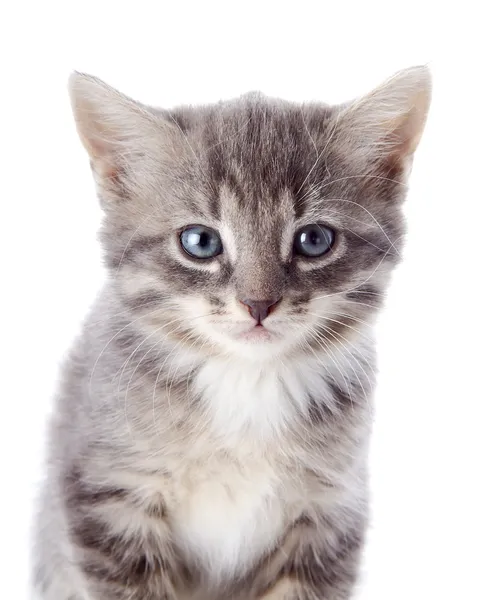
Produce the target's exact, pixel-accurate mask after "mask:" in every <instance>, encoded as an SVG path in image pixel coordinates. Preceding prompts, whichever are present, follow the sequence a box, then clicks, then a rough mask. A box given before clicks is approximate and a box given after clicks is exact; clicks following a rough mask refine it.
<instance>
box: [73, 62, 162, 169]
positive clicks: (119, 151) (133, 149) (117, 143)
mask: <svg viewBox="0 0 499 600" xmlns="http://www.w3.org/2000/svg"><path fill="white" fill-rule="evenodd" d="M68 87H69V95H70V99H71V105H72V108H73V114H74V118H75V122H76V126H77V130H78V134H79V136H80V139H81V141H82V143H83V145H84V147H85V149H86V150H87V152H88V154H89V156H90V159H91V161H92V164H93V166H94V168H95V169H96V170H97V172H98V174H99V175H102V176H106V175H111V174H112V173H113V172H114V171H115V170H116V169H117V168H118V163H120V164H123V163H125V164H126V163H128V162H130V161H132V162H133V156H134V155H137V154H138V155H140V154H142V155H144V153H148V152H152V151H154V150H156V152H157V149H158V142H159V146H160V147H161V144H162V143H163V144H164V136H162V135H161V134H162V132H164V131H165V130H166V129H167V128H168V127H167V124H166V122H165V121H163V120H160V119H158V118H157V117H156V116H155V115H154V114H153V113H152V112H150V111H148V110H147V109H146V108H145V107H144V106H142V105H140V104H139V103H137V102H134V101H133V100H131V99H130V98H128V97H127V96H125V95H123V94H121V93H120V92H118V91H117V90H115V89H114V88H112V87H111V86H109V85H107V84H106V83H104V82H103V81H101V80H100V79H98V78H97V77H93V76H91V75H86V74H84V73H76V72H75V73H73V74H72V75H71V77H70V78H69V83H68Z"/></svg>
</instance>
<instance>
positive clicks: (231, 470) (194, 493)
mask: <svg viewBox="0 0 499 600" xmlns="http://www.w3.org/2000/svg"><path fill="white" fill-rule="evenodd" d="M177 492H179V493H178V504H177V509H176V510H175V514H174V523H173V527H174V529H175V533H176V536H177V539H179V540H180V541H181V544H182V545H183V547H184V549H185V550H186V551H187V552H188V553H189V554H191V555H192V556H194V557H197V558H198V559H200V561H201V562H202V563H203V564H204V565H206V566H207V567H208V570H209V571H210V573H212V574H216V573H219V574H222V573H231V572H234V571H235V570H236V569H237V568H238V567H241V566H244V565H249V564H250V563H251V561H252V559H254V558H255V557H257V556H258V555H260V554H261V553H262V552H263V551H265V549H266V548H269V547H271V546H272V545H273V543H274V542H275V540H276V539H277V537H278V535H279V533H280V531H281V530H282V528H283V526H284V523H285V521H286V518H287V514H288V512H289V509H288V505H289V502H290V500H291V498H289V497H287V495H286V485H285V484H284V482H283V481H282V479H280V478H278V477H277V475H276V472H275V471H274V470H273V469H272V467H271V466H270V464H268V463H267V462H266V461H265V460H263V459H262V460H253V461H248V462H247V464H245V465H243V464H240V463H239V462H237V461H234V462H231V461H230V459H228V458H227V457H226V458H222V457H220V456H216V455H214V456H212V457H211V458H210V457H207V459H206V462H205V463H204V464H200V465H198V468H197V469H193V468H190V469H189V471H188V472H186V473H185V475H184V478H183V481H182V484H181V487H178V488H177Z"/></svg>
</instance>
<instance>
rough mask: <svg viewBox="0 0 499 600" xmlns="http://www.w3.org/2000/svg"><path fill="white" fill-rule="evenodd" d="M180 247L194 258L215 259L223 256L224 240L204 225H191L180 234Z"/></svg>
mask: <svg viewBox="0 0 499 600" xmlns="http://www.w3.org/2000/svg"><path fill="white" fill-rule="evenodd" d="M180 245H181V246H182V249H183V250H184V252H185V253H186V254H188V255H189V256H191V257H193V258H201V259H206V258H213V257H215V256H217V255H218V254H221V252H222V250H223V248H222V240H221V239H220V236H219V234H218V233H217V232H216V231H214V230H213V229H210V228H209V227H204V226H203V225H191V226H190V227H186V228H185V229H184V230H183V231H182V233H181V234H180Z"/></svg>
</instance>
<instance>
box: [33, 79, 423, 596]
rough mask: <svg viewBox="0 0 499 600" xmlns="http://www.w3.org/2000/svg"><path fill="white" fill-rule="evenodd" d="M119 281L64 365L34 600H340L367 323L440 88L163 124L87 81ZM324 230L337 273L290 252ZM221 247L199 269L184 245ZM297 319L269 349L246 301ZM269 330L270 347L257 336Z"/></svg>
mask: <svg viewBox="0 0 499 600" xmlns="http://www.w3.org/2000/svg"><path fill="white" fill-rule="evenodd" d="M70 88H71V98H72V102H73V109H74V112H75V118H76V122H77V125H78V132H79V134H80V137H81V139H82V141H83V143H84V145H85V148H86V149H87V151H88V153H89V156H90V159H91V164H92V171H93V174H94V177H95V179H96V182H97V188H98V194H99V198H100V200H101V203H102V206H103V208H104V213H105V217H104V222H103V225H102V230H101V240H102V244H103V247H104V251H105V260H106V265H107V268H108V274H109V277H108V281H107V283H106V285H105V287H104V289H103V290H102V292H101V294H100V296H99V298H98V299H97V301H96V303H95V305H94V308H93V310H92V312H91V314H90V315H89V316H88V318H87V320H86V322H85V325H84V327H83V331H82V334H81V336H80V337H79V339H78V340H77V341H76V342H75V344H74V346H73V349H72V351H71V353H70V355H69V357H68V359H67V361H66V364H65V367H64V369H63V373H62V375H63V377H62V383H61V386H60V389H59V393H58V396H57V399H56V407H55V411H54V416H53V419H52V424H51V435H50V450H49V456H48V465H47V473H46V481H45V484H44V487H43V489H42V492H41V496H40V510H39V515H38V519H37V523H36V532H35V545H34V561H33V563H34V570H33V586H34V593H36V594H37V598H39V599H41V600H258V599H260V600H264V599H266V600H319V599H326V600H348V599H349V598H350V597H351V594H352V591H353V589H354V588H355V585H356V581H357V573H358V565H359V560H360V557H361V553H362V548H363V543H364V537H365V531H366V526H367V522H368V519H367V513H368V490H367V470H366V463H367V447H368V442H369V434H370V429H371V420H372V407H371V404H370V401H371V397H372V390H373V386H374V383H375V381H374V380H375V374H374V373H375V352H374V345H373V340H372V337H371V336H372V330H371V326H372V324H373V321H374V319H375V316H376V314H377V312H378V310H379V308H380V306H381V305H382V299H383V295H384V293H385V290H386V287H387V283H388V281H389V276H390V273H391V272H392V270H393V267H394V265H395V264H397V262H398V259H399V253H400V240H401V238H402V236H403V233H404V223H403V218H402V213H401V205H402V200H403V199H404V196H405V190H406V180H407V175H408V171H409V168H410V162H411V158H412V155H413V153H414V150H415V149H416V146H417V143H418V141H419V137H420V135H421V132H422V129H423V126H424V121H425V116H426V112H427V109H428V103H429V79H428V73H427V71H426V69H425V68H414V69H409V70H407V71H405V72H402V73H400V74H398V75H396V76H395V77H394V78H392V79H391V80H389V81H388V82H386V83H385V84H383V85H382V86H380V88H378V89H377V90H375V91H374V92H372V93H371V94H368V95H367V96H366V97H364V98H362V99H360V100H357V101H355V102H352V103H348V104H345V105H343V106H340V107H328V106H325V105H319V104H308V105H304V106H300V105H295V104H292V103H288V102H283V101H279V100H274V99H270V98H266V97H264V96H262V95H259V94H250V95H247V96H243V97H242V98H240V99H238V100H234V101H229V102H221V103H219V104H217V105H211V106H205V107H197V108H192V107H183V108H179V109H176V110H171V111H164V110H160V109H153V108H148V107H145V106H143V105H141V104H138V103H136V102H134V101H132V100H130V99H129V98H126V97H125V96H123V95H121V94H119V93H118V92H116V91H115V90H113V89H112V88H110V87H109V86H107V85H106V84H104V83H102V82H101V81H99V80H98V79H96V78H93V77H90V76H86V75H79V74H75V75H74V76H73V77H72V79H71V84H70ZM310 223H321V224H325V225H327V226H329V227H331V228H332V229H334V231H335V232H336V241H335V244H334V246H333V248H332V250H331V252H329V253H327V254H326V255H324V256H323V257H320V258H316V259H305V258H303V257H300V256H294V255H293V254H292V247H293V236H294V234H295V232H296V231H297V230H298V229H299V228H300V227H302V226H304V225H307V224H310ZM190 224H198V225H199V224H201V225H206V226H208V227H211V228H212V229H215V230H217V231H218V232H220V235H221V237H222V243H223V246H224V251H223V253H222V254H220V255H219V256H218V257H217V258H214V259H210V260H206V261H200V260H196V259H193V258H192V257H190V256H188V255H187V254H185V253H184V252H183V251H182V249H181V247H180V244H179V232H180V231H182V229H183V228H184V227H186V226H187V225H190ZM245 298H255V299H266V298H278V299H281V300H280V302H279V304H278V305H276V306H277V308H275V310H273V311H272V312H271V313H270V316H268V318H267V319H266V320H265V322H264V325H265V331H266V333H265V334H264V335H263V334H262V335H260V334H259V336H258V337H257V336H256V334H255V333H254V331H255V322H254V321H253V320H252V318H251V317H250V316H249V314H248V312H247V311H246V310H245V309H244V307H243V305H242V304H241V302H240V301H239V300H240V299H245ZM258 331H261V330H258Z"/></svg>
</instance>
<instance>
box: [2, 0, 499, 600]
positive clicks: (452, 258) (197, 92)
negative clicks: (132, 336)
mask: <svg viewBox="0 0 499 600" xmlns="http://www.w3.org/2000/svg"><path fill="white" fill-rule="evenodd" d="M342 4H343V3H336V2H332V1H331V2H313V1H311V0H302V1H301V2H295V3H293V2H292V1H288V2H286V3H281V2H271V1H268V2H267V3H262V4H260V3H259V2H256V1H255V0H253V1H246V2H237V1H233V2H231V3H226V4H225V5H223V4H222V3H219V2H209V1H208V2H203V3H202V2H199V3H191V2H168V1H163V2H154V3H151V2H148V1H146V0H142V1H140V2H134V3H127V2H109V1H107V2H106V1H104V0H101V1H99V2H96V1H93V0H85V1H80V2H65V3H64V2H60V3H59V4H57V3H54V2H34V1H33V2H12V3H9V2H6V3H5V4H2V6H3V7H2V9H1V12H2V14H1V15H0V28H1V31H0V33H1V35H0V44H1V48H0V49H1V52H0V61H1V79H0V86H1V92H0V102H1V110H0V150H1V154H2V156H1V163H0V164H1V166H0V173H1V187H0V190H1V211H2V212H1V214H2V230H1V236H0V238H1V242H0V243H1V246H2V250H1V260H2V277H1V282H2V290H1V295H0V302H1V304H2V311H1V313H0V315H1V317H0V318H1V319H2V323H1V338H0V339H1V345H0V349H1V352H2V354H3V355H4V357H3V358H2V361H1V363H0V364H1V368H2V377H1V380H0V381H1V388H0V389H1V408H0V444H1V446H0V473H1V480H0V482H1V483H0V485H1V491H0V503H1V504H0V532H1V533H0V575H1V578H0V586H1V587H0V598H1V599H2V600H4V599H5V600H18V599H19V600H23V599H26V598H27V596H26V592H25V588H26V581H27V573H28V570H27V559H28V546H29V542H28V540H29V527H30V520H31V512H32V506H33V496H34V493H35V490H36V484H37V481H38V480H39V478H40V475H41V467H40V465H41V458H42V453H43V434H44V427H45V421H46V417H47V414H48V411H49V409H50V403H51V395H52V393H53V389H54V385H55V382H56V379H57V371H58V364H59V363H60V360H61V358H62V356H63V354H64V351H65V349H66V348H67V346H68V345H69V344H70V342H71V339H72V338H73V336H74V334H75V332H76V331H77V330H78V326H79V323H80V321H81V318H82V317H83V315H84V314H85V312H86V310H87V309H88V306H89V304H90V303H91V301H92V299H93V297H94V295H95V293H96V290H97V289H98V287H99V285H100V283H101V281H102V277H103V273H102V270H101V267H100V262H99V261H100V255H99V248H98V246H97V244H96V241H95V233H96V229H97V227H98V223H99V219H100V213H99V209H98V204H97V201H96V199H95V196H94V189H93V183H92V181H91V175H90V170H89V168H88V164H87V158H86V156H85V154H84V152H83V150H82V148H81V147H80V145H79V142H78V139H77V136H76V133H75V130H74V127H73V124H72V117H71V114H70V108H69V103H68V99H67V93H66V79H67V76H68V75H69V73H70V72H71V70H73V69H78V70H83V71H88V72H90V73H93V74H95V75H98V76H100V77H102V78H103V79H105V80H107V81H108V82H109V83H111V84H112V85H114V86H116V87H118V88H120V89H121V90H122V91H124V92H125V93H127V94H129V95H132V96H134V97H136V98H137V99H139V100H141V101H143V102H149V103H152V104H156V105H163V106H172V105H174V104H176V103H180V102H192V103H196V102H201V101H215V100H218V99H220V98H228V97H231V96H234V95H238V94H240V93H243V92H246V91H249V90H254V89H260V90H262V91H264V92H265V93H267V94H271V95H277V96H282V97H285V98H288V99H293V100H306V99H320V100H324V101H330V102H338V101H343V100H346V99H349V98H351V97H353V96H356V95H357V94H360V93H363V92H365V91H367V90H368V89H369V88H370V87H372V86H374V85H376V84H377V83H379V82H380V81H381V80H382V79H383V78H385V77H387V76H389V75H390V74H391V73H392V72H393V71H395V70H397V69H400V68H403V67H406V66H410V65H413V64H419V63H426V62H428V63H429V64H430V66H431V68H432V71H433V75H434V100H433V106H432V110H431V114H430V118H429V121H428V126H427V130H426V133H425V136H424V138H423V141H422V144H421V146H420V149H419V152H418V155H417V158H416V162H415V166H414V171H413V176H412V189H411V192H410V195H409V199H408V204H407V214H408V217H409V225H410V229H409V237H408V244H407V247H406V252H405V262H404V264H403V265H402V266H401V267H400V268H399V269H398V271H397V273H396V276H395V279H394V282H393V285H392V288H391V292H390V297H389V302H388V305H387V309H386V311H385V313H384V315H383V317H382V319H381V320H380V324H379V351H380V369H381V374H380V378H379V386H378V393H377V398H376V402H377V420H376V429H375V435H374V439H373V447H372V488H373V527H372V531H371V536H370V540H369V544H368V548H367V552H366V560H365V565H364V572H365V578H364V588H363V592H362V593H361V595H360V597H361V598H362V600H378V599H379V600H436V599H449V600H451V599H452V600H458V599H461V598H463V599H465V598H466V599H470V600H471V599H473V600H478V599H495V600H497V599H499V583H498V582H497V579H498V577H499V575H498V568H499V550H498V547H499V543H498V537H499V494H498V491H497V479H498V472H499V469H498V459H499V435H498V433H497V432H498V417H499V408H498V405H499V392H498V388H497V383H496V381H495V380H496V373H497V370H498V368H499V365H498V351H497V339H498V333H499V332H498V326H497V325H498V319H497V311H498V309H499V303H498V301H497V278H498V258H499V252H498V249H497V241H496V230H497V227H498V223H497V219H498V216H499V209H498V203H499V193H498V186H497V172H498V168H499V167H498V158H499V152H498V140H499V137H498V134H499V128H498V97H497V95H496V94H497V93H496V92H494V90H495V89H496V88H497V82H498V73H499V69H498V64H497V61H498V59H497V58H496V56H499V48H498V45H497V43H496V42H495V41H494V38H497V36H498V32H497V28H496V27H495V25H497V19H496V18H494V17H493V15H492V8H491V7H492V6H493V3H492V2H489V3H485V2H483V3H481V2H473V3H466V4H464V3H463V4H459V3H458V2H452V3H451V2H438V1H436V0H435V1H434V2H432V3H428V4H425V3H424V2H422V1H421V0H414V1H413V2H401V1H399V2H396V3H395V2H394V3H393V4H392V5H390V4H388V3H382V2H370V3H368V2H365V3H360V2H347V3H345V4H347V5H348V9H345V8H341V9H340V8H339V7H340V5H342ZM130 5H133V6H132V7H131V6H130ZM488 6H489V7H490V8H487V7H488ZM495 55H496V56H495ZM61 600H66V599H61Z"/></svg>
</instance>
